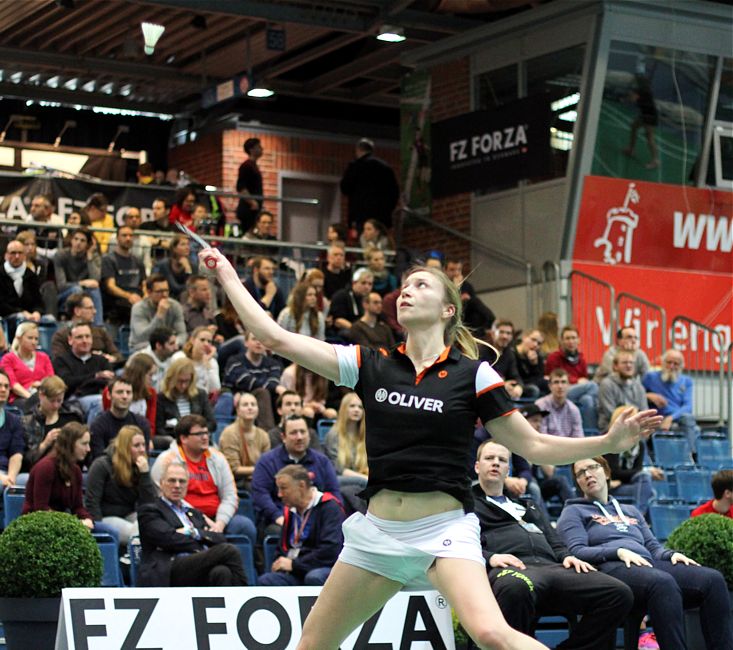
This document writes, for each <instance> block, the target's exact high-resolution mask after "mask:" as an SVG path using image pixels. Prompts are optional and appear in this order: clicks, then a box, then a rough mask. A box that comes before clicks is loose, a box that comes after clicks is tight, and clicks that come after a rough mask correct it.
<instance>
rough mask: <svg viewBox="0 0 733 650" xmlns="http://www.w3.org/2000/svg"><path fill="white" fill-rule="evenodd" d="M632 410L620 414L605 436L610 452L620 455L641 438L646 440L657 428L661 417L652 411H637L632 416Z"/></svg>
mask: <svg viewBox="0 0 733 650" xmlns="http://www.w3.org/2000/svg"><path fill="white" fill-rule="evenodd" d="M632 413H633V408H628V409H626V410H625V411H622V412H621V415H620V416H619V417H618V418H617V419H616V421H615V422H614V423H613V425H612V426H611V428H610V429H609V430H608V433H607V434H606V438H607V440H608V442H609V444H610V446H611V448H610V451H612V452H614V453H617V454H620V453H621V452H622V451H626V450H627V449H631V448H632V447H633V446H634V445H636V444H637V443H638V442H639V440H640V439H641V438H644V439H647V438H648V437H649V436H650V435H651V434H652V432H654V431H656V430H657V429H658V428H659V425H660V424H661V423H662V419H663V418H662V416H661V415H657V412H656V411H655V410H654V409H649V410H647V411H639V412H638V413H636V414H635V415H632Z"/></svg>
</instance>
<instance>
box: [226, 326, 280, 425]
mask: <svg viewBox="0 0 733 650" xmlns="http://www.w3.org/2000/svg"><path fill="white" fill-rule="evenodd" d="M244 346H245V348H246V352H244V353H242V354H237V355H235V356H232V357H230V358H229V361H227V365H226V368H225V370H224V381H223V384H224V386H225V387H227V388H228V389H229V390H230V391H231V392H232V393H239V392H242V391H245V392H247V393H252V394H253V395H254V396H255V397H256V398H257V404H258V405H259V409H260V417H259V422H260V426H261V427H262V428H263V429H270V428H272V427H273V426H275V417H274V415H273V402H275V401H276V400H277V396H278V395H279V394H280V393H282V392H283V391H285V390H286V389H285V388H283V387H282V386H280V376H281V375H282V366H281V365H280V364H279V363H278V362H277V361H275V359H273V358H272V357H271V356H269V355H268V354H267V348H265V346H264V345H262V343H261V342H260V341H259V340H257V339H256V338H255V335H254V334H253V333H252V332H248V333H247V334H246V335H245V337H244Z"/></svg>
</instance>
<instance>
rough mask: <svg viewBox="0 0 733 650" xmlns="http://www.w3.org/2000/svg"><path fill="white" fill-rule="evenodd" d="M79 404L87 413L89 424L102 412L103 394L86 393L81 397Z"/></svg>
mask: <svg viewBox="0 0 733 650" xmlns="http://www.w3.org/2000/svg"><path fill="white" fill-rule="evenodd" d="M79 404H81V408H82V411H84V414H85V415H86V418H87V424H91V423H92V420H94V418H96V417H97V416H98V415H99V414H100V413H101V412H102V396H101V395H84V396H83V397H80V398H79Z"/></svg>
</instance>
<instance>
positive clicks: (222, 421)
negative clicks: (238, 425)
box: [211, 416, 234, 448]
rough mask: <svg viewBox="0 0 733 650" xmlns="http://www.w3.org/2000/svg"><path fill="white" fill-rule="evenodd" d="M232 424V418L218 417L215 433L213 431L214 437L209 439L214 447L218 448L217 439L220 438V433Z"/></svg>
mask: <svg viewBox="0 0 733 650" xmlns="http://www.w3.org/2000/svg"><path fill="white" fill-rule="evenodd" d="M232 422H234V416H232V417H222V416H219V417H217V418H216V431H214V435H213V436H212V437H211V442H212V443H213V445H214V446H215V447H217V448H218V447H219V439H220V438H221V432H222V431H224V429H226V428H227V427H228V426H229V425H230V424H231V423H232Z"/></svg>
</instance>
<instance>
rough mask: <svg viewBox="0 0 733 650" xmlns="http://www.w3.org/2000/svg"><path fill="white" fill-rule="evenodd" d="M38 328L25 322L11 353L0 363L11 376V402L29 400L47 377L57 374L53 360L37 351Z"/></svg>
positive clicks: (16, 335) (18, 331)
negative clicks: (52, 363)
mask: <svg viewBox="0 0 733 650" xmlns="http://www.w3.org/2000/svg"><path fill="white" fill-rule="evenodd" d="M38 339H39V335H38V325H36V323H34V322H33V321H24V322H22V323H21V324H20V325H18V327H17V329H16V330H15V338H14V339H13V345H12V347H11V351H10V352H8V354H6V355H5V356H4V357H3V358H2V361H0V368H2V369H3V370H4V371H5V372H7V373H8V379H9V380H10V399H9V402H10V403H11V404H12V403H13V402H15V401H16V400H18V399H20V400H26V399H28V398H29V397H30V396H31V395H33V393H35V392H36V390H37V389H38V387H39V386H40V385H41V382H42V381H43V380H44V379H45V378H46V377H51V376H52V375H54V374H56V373H55V372H54V369H53V366H52V365H51V359H49V357H48V355H47V354H46V353H45V352H41V351H40V350H37V349H36V348H37V347H38Z"/></svg>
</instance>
